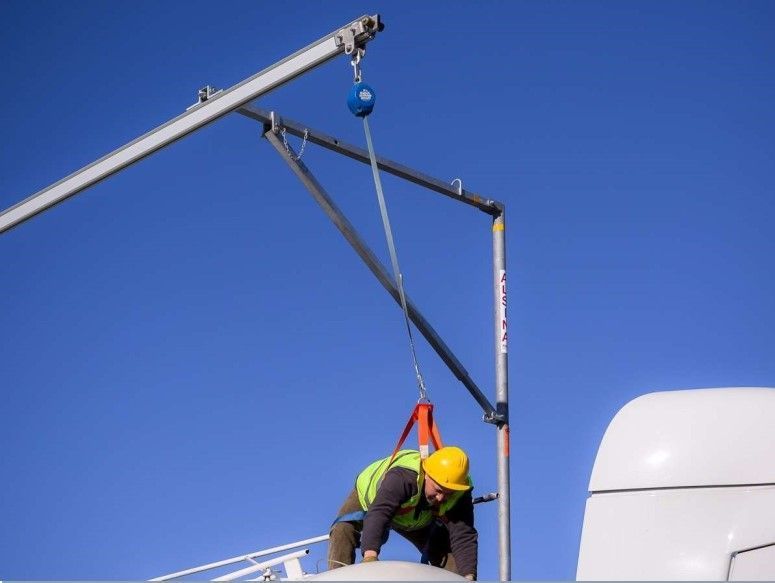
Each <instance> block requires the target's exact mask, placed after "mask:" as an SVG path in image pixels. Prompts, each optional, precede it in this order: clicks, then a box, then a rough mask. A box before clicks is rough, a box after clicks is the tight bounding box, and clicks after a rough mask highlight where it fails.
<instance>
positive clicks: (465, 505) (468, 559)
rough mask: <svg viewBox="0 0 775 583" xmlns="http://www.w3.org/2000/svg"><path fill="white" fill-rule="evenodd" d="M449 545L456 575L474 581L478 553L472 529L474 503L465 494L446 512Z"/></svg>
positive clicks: (477, 537)
mask: <svg viewBox="0 0 775 583" xmlns="http://www.w3.org/2000/svg"><path fill="white" fill-rule="evenodd" d="M447 519H448V521H449V522H447V529H448V530H449V544H450V547H451V550H452V556H454V557H455V564H456V566H457V570H458V573H460V574H461V575H463V576H464V577H466V578H467V579H471V580H474V579H476V569H477V563H478V553H479V533H477V532H476V528H475V527H474V502H473V498H472V497H471V492H466V493H465V494H463V496H461V498H460V500H458V502H457V504H455V506H453V507H452V508H450V509H449V512H447Z"/></svg>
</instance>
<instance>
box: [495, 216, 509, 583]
mask: <svg viewBox="0 0 775 583" xmlns="http://www.w3.org/2000/svg"><path fill="white" fill-rule="evenodd" d="M504 215H505V209H504V208H503V207H501V212H500V214H499V215H498V216H496V217H495V218H494V219H493V223H492V259H493V291H494V309H493V315H494V322H495V335H494V336H495V337H494V339H495V391H496V408H497V411H498V413H499V415H500V417H501V419H502V422H501V423H499V424H498V434H497V442H498V443H497V458H498V494H499V497H498V556H499V569H498V570H499V573H500V580H501V581H510V580H511V509H510V496H509V494H510V488H511V486H510V477H509V466H510V463H509V370H508V363H509V359H508V357H509V354H508V330H507V321H506V223H505V216H504Z"/></svg>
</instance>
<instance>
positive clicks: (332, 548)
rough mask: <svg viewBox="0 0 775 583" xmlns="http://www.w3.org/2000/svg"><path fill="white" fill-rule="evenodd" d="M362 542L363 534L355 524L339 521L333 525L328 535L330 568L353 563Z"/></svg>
mask: <svg viewBox="0 0 775 583" xmlns="http://www.w3.org/2000/svg"><path fill="white" fill-rule="evenodd" d="M360 542H361V534H360V532H359V531H358V528H357V527H356V525H355V524H353V523H351V522H337V523H336V524H335V525H334V526H332V527H331V530H330V532H329V537H328V568H329V569H335V568H337V567H341V566H343V565H352V564H353V563H354V562H355V549H356V548H357V547H358V546H360Z"/></svg>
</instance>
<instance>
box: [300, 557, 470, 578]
mask: <svg viewBox="0 0 775 583" xmlns="http://www.w3.org/2000/svg"><path fill="white" fill-rule="evenodd" d="M305 580H309V581H466V578H465V577H461V576H460V575H456V574H455V573H452V572H450V571H446V570H444V569H439V568H438V567H431V566H430V565H423V564H422V563H409V562H407V561H374V562H373V563H358V564H356V565H348V566H347V567H340V568H339V569H332V570H330V571H325V572H324V573H320V574H318V575H313V576H311V577H305Z"/></svg>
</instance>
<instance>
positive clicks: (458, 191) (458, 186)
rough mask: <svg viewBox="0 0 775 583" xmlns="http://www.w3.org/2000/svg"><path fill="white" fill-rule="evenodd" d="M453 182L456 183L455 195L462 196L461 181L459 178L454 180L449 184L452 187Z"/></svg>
mask: <svg viewBox="0 0 775 583" xmlns="http://www.w3.org/2000/svg"><path fill="white" fill-rule="evenodd" d="M455 182H457V193H458V195H459V196H463V181H462V180H461V179H460V178H455V179H454V180H453V181H452V182H450V184H451V185H452V186H455Z"/></svg>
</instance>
